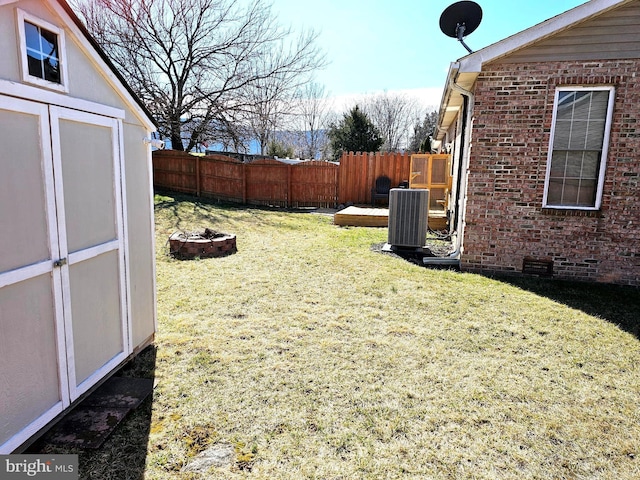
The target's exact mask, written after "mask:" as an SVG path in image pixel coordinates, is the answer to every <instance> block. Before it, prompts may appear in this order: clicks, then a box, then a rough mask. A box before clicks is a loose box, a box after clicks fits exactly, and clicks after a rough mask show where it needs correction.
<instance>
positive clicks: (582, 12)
mask: <svg viewBox="0 0 640 480" xmlns="http://www.w3.org/2000/svg"><path fill="white" fill-rule="evenodd" d="M634 2H638V0H591V1H589V2H587V3H584V4H582V5H579V6H577V7H575V8H573V9H571V10H568V11H566V12H564V13H562V14H560V15H557V16H555V17H552V18H550V19H548V20H546V21H544V22H542V23H539V24H537V25H534V26H533V27H531V28H528V29H526V30H523V31H521V32H519V33H516V34H515V35H512V36H510V37H507V38H505V39H503V40H501V41H499V42H496V43H494V44H491V45H489V46H487V47H485V48H483V49H481V50H478V51H476V52H473V53H471V54H469V55H466V56H464V57H462V58H460V59H458V60H457V61H456V62H452V63H451V65H450V67H449V73H448V74H447V83H446V85H445V89H444V92H443V95H442V100H441V102H440V111H439V121H438V132H436V139H438V140H441V139H442V138H443V137H444V134H445V132H446V131H447V130H448V129H449V128H450V126H451V124H452V122H453V121H455V119H456V117H457V115H458V111H459V110H460V108H461V106H462V103H463V99H462V95H461V93H460V91H459V90H458V89H457V88H456V87H461V88H462V89H464V90H471V89H472V88H473V85H474V83H475V81H476V79H477V77H478V75H479V73H480V71H481V70H482V67H483V65H485V64H487V63H490V62H495V61H499V60H501V59H507V58H508V57H509V56H511V55H514V54H515V53H516V52H519V51H522V50H523V49H526V48H528V47H531V46H532V45H534V44H537V43H540V42H542V41H544V40H546V39H548V38H549V37H552V36H555V35H558V34H560V33H562V32H564V31H567V30H569V29H571V28H574V27H576V26H577V25H579V24H581V23H583V22H585V21H588V20H591V19H594V18H596V17H598V16H600V15H602V14H604V13H606V12H609V11H611V10H614V9H617V8H619V7H622V6H625V5H628V4H631V3H634Z"/></svg>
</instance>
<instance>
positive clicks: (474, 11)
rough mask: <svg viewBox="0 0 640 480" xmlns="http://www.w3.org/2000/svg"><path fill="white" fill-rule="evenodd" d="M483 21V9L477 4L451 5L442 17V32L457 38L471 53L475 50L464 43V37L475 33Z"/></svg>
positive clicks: (458, 3) (460, 3)
mask: <svg viewBox="0 0 640 480" xmlns="http://www.w3.org/2000/svg"><path fill="white" fill-rule="evenodd" d="M481 21H482V8H480V5H478V4H477V3H475V2H469V1H463V2H456V3H454V4H452V5H449V6H448V7H447V8H446V9H445V11H444V12H442V15H440V30H442V33H444V34H445V35H446V36H448V37H452V38H457V39H458V41H459V42H460V43H461V44H462V46H463V47H464V48H466V49H467V51H468V52H469V53H473V50H471V48H469V46H468V45H467V44H466V43H464V37H466V36H467V35H470V34H471V33H473V31H474V30H475V29H476V28H478V25H480V22H481Z"/></svg>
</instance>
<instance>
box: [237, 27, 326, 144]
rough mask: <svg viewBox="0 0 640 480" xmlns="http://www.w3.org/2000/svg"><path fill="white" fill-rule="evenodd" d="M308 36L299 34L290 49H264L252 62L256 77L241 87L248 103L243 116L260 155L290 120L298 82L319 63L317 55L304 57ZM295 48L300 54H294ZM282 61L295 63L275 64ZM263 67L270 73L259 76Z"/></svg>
mask: <svg viewBox="0 0 640 480" xmlns="http://www.w3.org/2000/svg"><path fill="white" fill-rule="evenodd" d="M311 40H312V38H307V37H301V38H299V39H298V44H297V45H295V48H293V49H292V50H291V51H289V52H287V51H286V50H284V45H283V46H282V47H281V48H278V49H272V50H269V51H268V52H264V53H263V54H262V55H261V56H260V57H259V58H257V59H256V60H255V62H254V71H253V75H254V77H255V78H256V80H255V81H253V82H251V83H250V84H249V85H247V88H245V89H243V92H244V94H245V95H246V99H245V103H246V104H247V105H248V108H247V112H246V115H245V116H246V119H247V122H246V123H247V125H248V129H249V131H250V133H251V134H252V137H253V138H255V139H256V140H257V141H258V144H259V146H260V153H261V154H263V155H264V154H265V151H266V148H267V145H269V143H270V142H271V141H272V140H274V138H273V135H274V133H275V132H277V130H278V129H279V128H280V129H284V128H285V127H286V126H287V125H288V124H289V123H290V118H288V117H291V116H292V115H293V114H294V109H295V103H296V94H297V92H298V90H299V89H300V88H301V87H302V85H306V84H308V82H309V80H310V74H311V73H312V71H313V70H314V69H315V68H319V67H320V66H321V65H322V64H321V63H320V62H321V60H320V59H318V57H314V60H315V61H313V62H309V61H308V60H309V59H308V58H306V52H307V51H308V46H307V43H308V42H310V41H311ZM296 52H299V54H300V55H299V56H296ZM286 63H289V64H291V65H292V66H293V65H296V66H297V67H296V68H290V69H281V68H278V66H279V65H284V64H286ZM265 71H271V72H274V73H273V74H272V75H269V76H268V77H260V72H265Z"/></svg>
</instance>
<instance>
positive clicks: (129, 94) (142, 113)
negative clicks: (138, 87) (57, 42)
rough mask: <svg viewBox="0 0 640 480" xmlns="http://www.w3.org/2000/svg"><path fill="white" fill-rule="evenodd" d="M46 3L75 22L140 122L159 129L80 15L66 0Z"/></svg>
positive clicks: (50, 0) (114, 85)
mask: <svg viewBox="0 0 640 480" xmlns="http://www.w3.org/2000/svg"><path fill="white" fill-rule="evenodd" d="M45 2H47V3H49V4H50V5H51V6H52V7H53V8H54V10H56V11H58V13H59V14H60V13H62V12H64V14H66V16H68V17H69V19H70V20H71V21H72V22H73V25H70V27H71V26H72V27H75V28H74V33H76V35H79V36H80V37H81V38H80V40H83V39H84V40H86V45H85V47H88V48H90V49H92V50H93V51H94V52H95V54H96V55H97V57H98V58H99V60H100V62H98V63H99V64H101V67H102V68H103V69H104V70H105V71H106V72H107V73H108V74H110V75H108V80H109V81H110V83H111V84H112V86H113V87H114V88H116V90H118V91H119V92H120V93H121V95H122V96H123V98H124V99H125V100H126V101H127V103H129V104H130V106H131V107H132V109H133V111H134V113H135V114H136V115H138V116H139V117H140V120H142V121H143V122H144V123H145V124H147V125H148V126H149V127H152V128H153V129H155V128H156V127H157V122H156V121H155V119H154V118H153V115H152V113H151V112H150V111H149V109H148V108H147V107H146V105H145V104H144V103H143V102H142V100H141V99H140V97H138V95H137V94H136V93H135V92H134V91H133V89H132V88H131V86H130V85H129V84H128V83H127V81H126V80H125V78H124V77H123V76H122V74H121V73H120V72H119V71H118V69H117V68H116V66H115V65H114V64H113V62H112V61H111V60H110V59H109V57H108V56H107V54H106V53H105V51H104V50H103V49H102V47H100V45H99V44H98V42H97V41H96V40H95V39H94V38H93V36H92V35H91V34H90V33H89V31H88V30H87V28H86V27H85V25H84V23H83V22H82V20H80V18H79V17H78V15H76V13H75V12H74V11H73V9H72V8H71V6H70V5H69V4H68V3H67V2H66V0H45ZM56 7H59V9H58V8H56ZM76 29H77V30H76Z"/></svg>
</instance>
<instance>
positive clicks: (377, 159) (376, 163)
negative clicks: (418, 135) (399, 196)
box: [338, 152, 411, 204]
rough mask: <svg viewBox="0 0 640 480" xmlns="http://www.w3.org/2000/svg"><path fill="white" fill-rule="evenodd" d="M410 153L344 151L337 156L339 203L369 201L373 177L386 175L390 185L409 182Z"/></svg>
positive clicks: (374, 178) (395, 185)
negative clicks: (339, 156) (338, 160)
mask: <svg viewBox="0 0 640 480" xmlns="http://www.w3.org/2000/svg"><path fill="white" fill-rule="evenodd" d="M410 174H411V153H394V152H375V153H361V152H356V153H354V152H348V153H347V152H345V153H343V154H342V157H341V158H340V175H339V176H338V203H342V204H345V203H348V202H351V203H355V204H358V203H369V202H371V188H372V187H373V185H374V183H375V181H376V178H378V177H379V176H381V175H386V176H387V177H389V178H390V179H391V186H392V187H397V186H398V185H400V183H402V182H407V183H408V182H409V179H410Z"/></svg>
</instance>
